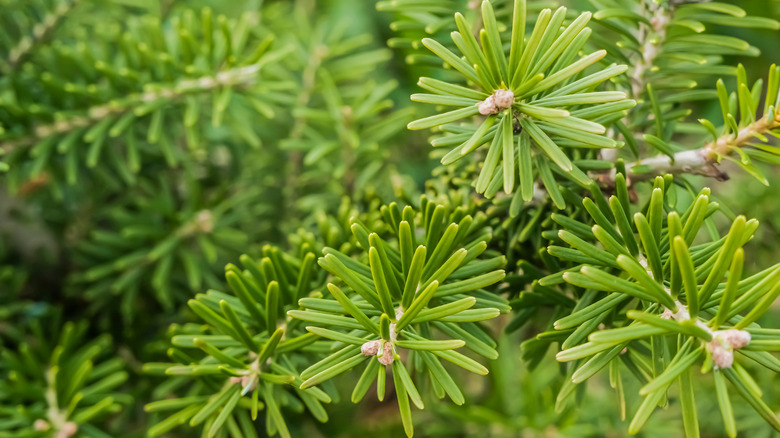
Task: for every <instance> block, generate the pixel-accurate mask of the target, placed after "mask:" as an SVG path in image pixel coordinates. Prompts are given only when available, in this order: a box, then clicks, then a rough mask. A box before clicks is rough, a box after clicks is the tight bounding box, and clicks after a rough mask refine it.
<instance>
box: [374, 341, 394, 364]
mask: <svg viewBox="0 0 780 438" xmlns="http://www.w3.org/2000/svg"><path fill="white" fill-rule="evenodd" d="M377 360H378V361H379V363H381V364H382V365H385V366H387V365H390V364H391V363H393V361H394V360H395V355H394V354H393V344H391V343H390V342H385V345H384V348H382V355H381V356H379V357H378V358H377Z"/></svg>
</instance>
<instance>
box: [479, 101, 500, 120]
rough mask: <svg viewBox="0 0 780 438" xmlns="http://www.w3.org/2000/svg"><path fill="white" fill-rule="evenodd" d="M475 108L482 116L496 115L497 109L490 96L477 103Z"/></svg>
mask: <svg viewBox="0 0 780 438" xmlns="http://www.w3.org/2000/svg"><path fill="white" fill-rule="evenodd" d="M477 106H478V107H479V113H480V114H482V115H483V116H487V115H490V114H498V108H497V107H496V104H495V102H494V101H493V96H490V97H488V98H487V99H485V100H483V101H482V102H480V103H478V104H477Z"/></svg>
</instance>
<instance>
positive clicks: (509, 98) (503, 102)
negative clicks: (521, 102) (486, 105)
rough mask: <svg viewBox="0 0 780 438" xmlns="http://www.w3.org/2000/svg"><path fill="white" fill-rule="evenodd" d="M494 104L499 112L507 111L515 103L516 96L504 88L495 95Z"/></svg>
mask: <svg viewBox="0 0 780 438" xmlns="http://www.w3.org/2000/svg"><path fill="white" fill-rule="evenodd" d="M493 102H494V103H495V105H496V107H498V109H499V110H505V109H507V108H509V107H511V106H512V104H513V103H514V102H515V95H514V93H512V92H511V91H509V90H505V89H503V88H502V89H500V90H496V92H495V93H493Z"/></svg>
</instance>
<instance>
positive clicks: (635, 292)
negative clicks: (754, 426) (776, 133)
mask: <svg viewBox="0 0 780 438" xmlns="http://www.w3.org/2000/svg"><path fill="white" fill-rule="evenodd" d="M617 180H618V182H617V184H619V186H618V195H616V196H612V197H611V198H610V199H609V200H607V199H605V198H603V197H600V196H599V194H596V195H595V197H596V198H597V201H598V202H594V201H592V200H591V199H590V198H586V199H585V201H584V206H585V208H586V209H587V210H588V212H589V213H590V215H591V218H592V220H593V221H594V222H595V223H596V225H593V226H592V227H591V228H590V229H589V228H588V227H587V226H582V225H583V224H580V223H568V222H567V221H561V223H562V224H566V225H565V229H563V230H561V231H560V232H559V233H558V238H559V239H560V240H561V241H563V242H565V243H567V244H568V245H569V246H570V248H567V247H561V246H557V245H551V246H550V247H549V252H550V253H551V254H552V255H554V256H556V257H558V258H561V259H563V260H570V261H574V262H577V263H580V264H581V266H580V267H579V268H575V269H569V270H567V271H565V272H561V273H559V274H554V275H553V276H551V277H547V278H546V279H545V280H542V282H543V283H547V284H554V283H556V282H557V281H561V280H562V281H566V282H568V283H570V284H572V285H575V286H577V287H580V288H583V289H585V290H586V291H585V292H584V294H583V298H584V297H585V296H587V297H588V300H587V301H586V302H585V303H587V304H584V305H580V306H578V307H577V308H575V309H573V312H572V313H571V314H569V315H567V316H565V317H563V318H560V319H558V320H557V321H556V322H555V329H556V330H558V331H561V333H562V334H568V336H576V337H577V341H575V342H574V343H571V342H566V341H568V339H566V338H567V337H568V336H564V339H566V341H564V345H566V344H569V345H568V347H566V348H565V349H563V351H561V352H559V353H558V354H557V356H556V357H557V358H558V360H559V361H562V362H568V361H576V362H575V365H574V366H573V367H571V368H570V370H571V371H570V375H569V376H570V379H571V381H572V382H573V383H574V384H578V383H581V382H583V381H585V380H587V379H589V378H590V377H592V376H593V375H594V374H595V373H596V372H598V371H599V370H601V369H603V368H604V367H607V366H611V367H612V365H610V364H611V363H613V362H614V363H619V362H623V363H625V364H626V365H629V369H630V370H632V371H633V373H634V374H635V376H636V377H637V378H639V380H640V381H641V382H643V387H642V388H641V389H640V394H641V395H644V396H646V398H645V400H644V402H643V404H642V405H641V406H640V407H639V409H638V410H637V412H636V414H635V416H634V419H633V420H632V422H631V424H630V426H629V432H631V433H637V432H638V431H639V430H640V429H641V428H642V426H643V425H644V424H645V422H646V421H647V420H648V418H649V417H650V415H651V414H652V412H653V410H654V408H655V407H656V406H657V404H658V403H659V401H661V400H662V399H665V397H666V393H667V391H668V389H669V387H670V385H672V384H674V383H677V384H678V385H679V387H680V392H681V394H683V396H682V397H681V400H680V401H681V406H682V410H683V420H684V424H685V430H686V435H687V436H698V429H699V425H698V420H697V418H696V404H695V400H694V395H693V386H692V381H691V379H692V376H691V374H690V370H691V368H692V367H693V366H694V365H695V364H701V367H702V371H704V372H708V371H713V372H714V375H715V379H716V382H715V383H716V389H717V391H718V393H717V395H718V400H719V402H720V404H721V412H722V413H723V415H724V422H725V424H726V429H727V431H728V432H729V434H730V435H732V436H734V434H735V430H736V429H735V428H734V418H733V417H732V416H731V414H730V412H731V404H730V401H729V397H728V394H727V393H726V392H725V391H726V389H725V388H726V387H725V380H729V381H731V383H732V385H733V386H734V389H735V390H736V392H737V393H738V394H740V396H742V397H743V398H744V399H745V400H746V401H747V402H748V403H749V404H750V405H751V406H752V407H753V408H754V409H755V410H756V411H757V412H758V413H759V414H760V415H761V416H762V417H763V418H764V419H765V420H766V421H767V422H768V423H769V424H770V425H772V427H774V428H775V429H778V430H780V421H778V419H777V417H776V416H775V414H774V413H773V412H772V411H771V409H770V408H769V407H768V406H767V405H766V404H765V402H764V401H762V400H761V398H760V395H758V394H757V393H756V392H754V391H751V390H749V389H747V388H751V387H754V386H755V383H754V382H753V380H752V377H751V376H750V374H749V373H747V372H746V371H745V368H744V366H746V364H745V361H752V362H753V363H755V364H758V365H763V366H766V367H768V368H769V369H772V370H775V371H778V370H780V361H779V360H778V359H777V358H776V357H774V356H772V355H771V354H769V353H768V352H770V351H775V350H776V347H777V346H776V345H775V344H774V343H773V342H771V341H770V342H766V341H762V340H764V339H768V338H769V337H771V336H773V334H775V332H776V330H771V329H764V328H762V327H760V326H759V325H758V324H757V323H756V321H757V320H758V318H760V317H761V316H762V315H764V314H765V313H766V312H767V310H768V309H769V307H770V306H771V304H772V303H773V302H774V301H775V300H776V299H777V297H778V296H780V282H778V279H780V265H776V266H774V267H772V268H769V269H766V270H764V271H762V272H760V273H758V274H755V275H752V276H743V275H742V272H743V259H744V250H743V249H742V246H743V245H744V244H745V243H746V242H748V241H749V240H750V238H751V236H752V235H753V232H754V231H755V229H756V227H757V226H758V222H757V221H755V220H750V221H748V220H746V219H745V218H744V217H743V216H739V217H737V218H736V219H735V220H734V221H733V223H732V225H731V228H730V229H729V232H728V233H727V234H726V235H724V236H722V237H718V236H714V238H713V240H712V241H711V242H707V243H699V244H696V245H694V239H696V238H697V236H698V235H699V231H700V230H701V228H702V227H703V225H704V223H705V221H707V220H708V218H710V216H712V215H713V214H714V213H715V212H717V211H718V205H717V204H716V203H711V202H710V200H709V190H708V189H704V190H702V192H701V193H700V194H699V196H697V197H696V198H695V199H694V200H693V202H692V203H691V204H690V206H689V207H688V208H687V209H686V210H682V211H679V212H678V211H675V210H673V209H670V208H668V207H666V206H665V200H666V197H665V193H666V192H667V191H668V190H669V189H668V184H669V183H670V181H671V180H667V181H665V180H664V179H663V178H660V177H659V178H657V179H656V181H655V184H654V189H653V192H652V195H651V197H650V200H649V202H648V203H647V205H646V207H645V208H644V209H643V211H642V212H638V213H636V214H634V215H633V217H632V216H631V214H630V210H629V205H628V204H627V203H626V201H627V198H626V194H627V189H626V186H625V179H624V177H623V174H618V178H617ZM599 198H600V201H599ZM602 323H607V324H609V326H608V327H609V329H607V330H602V331H599V330H596V327H597V326H598V324H602ZM583 327H587V329H585V330H582V328H583ZM754 335H755V336H757V337H756V338H754ZM540 336H541V335H540ZM585 336H587V339H588V342H585V343H580V342H582V341H584V340H585ZM735 353H740V354H741V358H743V359H744V360H736V359H737V358H736V357H735ZM614 366H615V367H617V365H614ZM611 372H613V373H616V375H617V376H620V375H621V373H622V371H621V370H619V369H614V370H612V371H611ZM617 378H620V377H617ZM564 394H565V391H563V390H562V393H561V395H560V396H559V397H565V395H564Z"/></svg>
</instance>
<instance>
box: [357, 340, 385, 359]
mask: <svg viewBox="0 0 780 438" xmlns="http://www.w3.org/2000/svg"><path fill="white" fill-rule="evenodd" d="M380 342H381V341H376V340H375V341H368V342H366V343H365V344H363V345H362V346H361V347H360V352H361V353H363V355H365V356H376V355H377V353H379V344H380Z"/></svg>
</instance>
